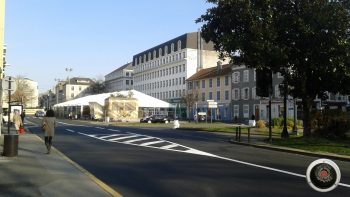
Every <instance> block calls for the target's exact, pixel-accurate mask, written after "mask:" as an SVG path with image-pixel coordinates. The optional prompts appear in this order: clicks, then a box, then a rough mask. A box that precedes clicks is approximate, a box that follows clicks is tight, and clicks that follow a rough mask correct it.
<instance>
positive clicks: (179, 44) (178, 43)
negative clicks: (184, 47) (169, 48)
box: [177, 40, 181, 55]
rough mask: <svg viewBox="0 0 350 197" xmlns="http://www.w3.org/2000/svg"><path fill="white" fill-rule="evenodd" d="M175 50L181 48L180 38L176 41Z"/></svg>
mask: <svg viewBox="0 0 350 197" xmlns="http://www.w3.org/2000/svg"><path fill="white" fill-rule="evenodd" d="M177 50H178V51H179V50H181V40H179V41H177ZM180 55H181V54H180Z"/></svg>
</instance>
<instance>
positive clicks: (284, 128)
mask: <svg viewBox="0 0 350 197" xmlns="http://www.w3.org/2000/svg"><path fill="white" fill-rule="evenodd" d="M283 89H284V91H283V93H284V94H283V97H284V98H283V106H284V112H283V130H282V133H281V138H284V139H286V138H288V137H289V134H288V129H287V97H288V85H287V82H286V81H285V82H284V83H283Z"/></svg>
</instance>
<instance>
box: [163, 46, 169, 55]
mask: <svg viewBox="0 0 350 197" xmlns="http://www.w3.org/2000/svg"><path fill="white" fill-rule="evenodd" d="M164 53H165V55H168V46H165V47H164Z"/></svg>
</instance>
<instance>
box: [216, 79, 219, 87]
mask: <svg viewBox="0 0 350 197" xmlns="http://www.w3.org/2000/svg"><path fill="white" fill-rule="evenodd" d="M216 86H217V87H220V77H218V78H216Z"/></svg>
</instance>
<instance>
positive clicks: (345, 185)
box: [338, 183, 350, 187]
mask: <svg viewBox="0 0 350 197" xmlns="http://www.w3.org/2000/svg"><path fill="white" fill-rule="evenodd" d="M338 185H340V186H343V187H350V185H349V184H345V183H339V184H338Z"/></svg>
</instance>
